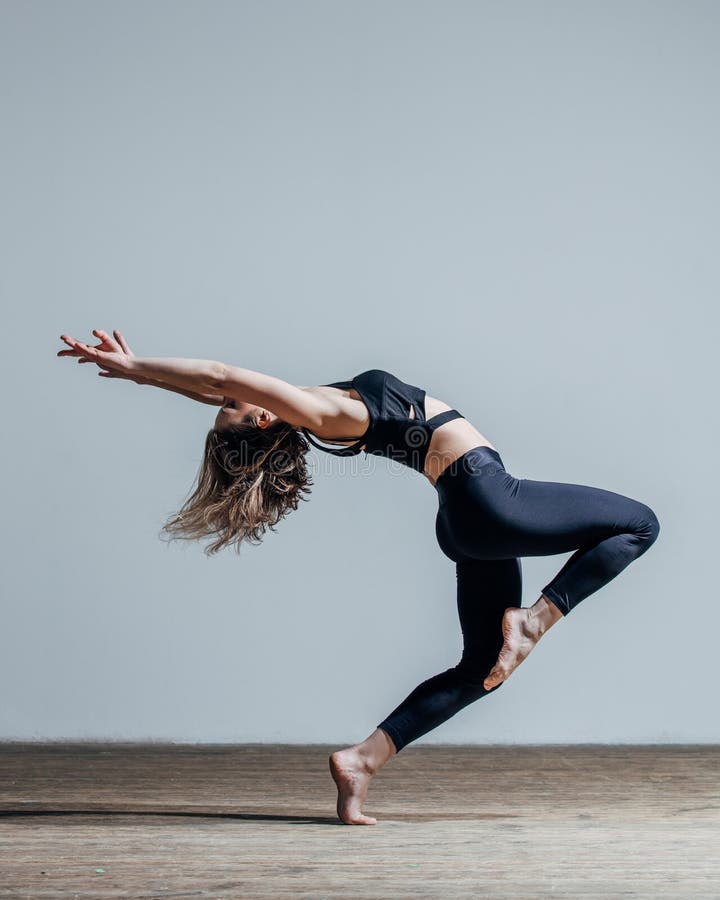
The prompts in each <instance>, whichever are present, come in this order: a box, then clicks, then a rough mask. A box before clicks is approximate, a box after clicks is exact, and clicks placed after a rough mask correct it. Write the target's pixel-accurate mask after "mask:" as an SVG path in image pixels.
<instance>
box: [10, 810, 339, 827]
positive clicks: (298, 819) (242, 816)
mask: <svg viewBox="0 0 720 900" xmlns="http://www.w3.org/2000/svg"><path fill="white" fill-rule="evenodd" d="M39 816H45V817H53V816H82V817H86V818H87V817H88V816H94V817H99V818H105V817H106V816H113V817H120V816H125V817H128V816H129V817H135V816H153V817H160V818H177V819H238V820H240V821H244V822H287V823H289V824H291V825H342V824H343V823H342V822H341V821H340V819H338V818H337V817H332V818H331V817H328V816H292V815H287V814H284V813H233V812H198V811H194V810H159V809H158V810H155V809H135V810H133V809H2V810H0V819H26V818H37V817H39Z"/></svg>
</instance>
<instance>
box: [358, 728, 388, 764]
mask: <svg viewBox="0 0 720 900" xmlns="http://www.w3.org/2000/svg"><path fill="white" fill-rule="evenodd" d="M357 750H358V753H359V754H360V756H361V757H362V759H363V762H364V763H365V765H366V766H367V768H368V771H370V772H371V773H372V774H373V775H374V774H375V773H376V772H378V771H379V770H380V769H382V767H383V766H384V765H385V763H386V762H387V761H388V760H389V759H390V758H391V757H393V756H395V753H396V752H397V751H396V750H395V745H394V744H393V742H392V741H391V739H390V736H389V735H388V734H387V732H385V731H383V729H382V728H376V729H375V731H373V733H372V734H371V735H369V736H368V737H367V738H365V740H364V741H363V742H362V743H361V744H358V745H357Z"/></svg>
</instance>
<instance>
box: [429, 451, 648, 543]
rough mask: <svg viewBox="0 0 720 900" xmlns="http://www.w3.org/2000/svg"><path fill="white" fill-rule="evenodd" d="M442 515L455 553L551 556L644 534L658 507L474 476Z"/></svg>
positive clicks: (609, 494)
mask: <svg viewBox="0 0 720 900" xmlns="http://www.w3.org/2000/svg"><path fill="white" fill-rule="evenodd" d="M461 487H462V489H461V490H455V491H454V492H453V494H452V495H451V496H450V497H448V498H447V500H446V502H444V503H443V505H442V506H441V508H440V510H439V512H438V521H437V536H438V541H439V543H440V546H441V548H442V549H443V552H445V553H446V555H448V556H450V558H454V559H456V560H457V559H458V558H474V559H486V560H491V559H506V558H512V557H521V556H549V555H553V554H556V553H565V552H569V551H572V550H577V549H579V548H580V547H584V546H592V545H594V544H596V543H598V542H599V541H602V540H604V539H605V538H607V537H610V536H612V535H615V534H624V533H627V532H636V531H641V530H642V529H643V528H644V527H647V524H648V523H649V522H652V520H653V519H654V518H655V516H654V513H653V511H652V510H651V509H650V508H649V507H648V506H646V505H645V504H644V503H641V502H639V501H637V500H634V499H632V498H631V497H626V496H624V495H623V494H618V493H615V492H614V491H609V490H605V489H603V488H597V487H592V486H590V485H584V484H572V483H567V482H556V481H537V480H533V479H529V478H515V477H514V476H513V475H511V474H509V473H508V472H506V471H505V470H504V469H496V470H494V471H491V472H489V473H485V472H483V473H473V474H472V475H471V476H470V477H467V478H466V479H465V480H464V482H463V484H462V486H461Z"/></svg>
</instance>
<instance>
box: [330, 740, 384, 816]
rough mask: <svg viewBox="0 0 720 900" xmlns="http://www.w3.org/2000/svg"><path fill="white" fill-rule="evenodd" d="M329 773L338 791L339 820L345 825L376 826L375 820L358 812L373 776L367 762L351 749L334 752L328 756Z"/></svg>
mask: <svg viewBox="0 0 720 900" xmlns="http://www.w3.org/2000/svg"><path fill="white" fill-rule="evenodd" d="M330 772H331V774H332V777H333V780H334V782H335V784H336V785H337V789H338V800H337V814H338V816H339V817H340V819H341V820H342V821H343V822H344V823H345V824H346V825H377V819H374V818H373V817H372V816H365V815H363V813H362V812H361V811H360V807H361V806H362V804H363V803H364V802H365V797H366V796H367V792H368V787H369V786H370V780H371V779H372V777H373V775H374V774H375V772H374V771H373V769H372V767H371V766H370V765H369V764H368V762H367V760H365V759H363V757H362V756H361V755H360V753H359V752H358V751H357V750H355V748H353V747H348V748H347V750H336V751H335V753H332V754H331V755H330Z"/></svg>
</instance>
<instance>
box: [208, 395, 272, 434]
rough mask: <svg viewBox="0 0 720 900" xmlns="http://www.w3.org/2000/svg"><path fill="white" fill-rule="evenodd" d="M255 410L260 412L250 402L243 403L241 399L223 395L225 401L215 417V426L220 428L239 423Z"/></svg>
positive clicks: (258, 408)
mask: <svg viewBox="0 0 720 900" xmlns="http://www.w3.org/2000/svg"><path fill="white" fill-rule="evenodd" d="M255 412H262V410H261V409H260V407H259V406H255V405H253V404H252V403H243V402H242V400H233V399H232V397H225V402H224V403H223V406H222V408H221V410H220V412H219V413H218V414H217V417H216V418H215V427H216V428H217V429H219V430H222V429H223V428H227V427H228V425H241V424H242V423H243V422H244V421H245V419H246V418H249V416H250V414H251V413H255Z"/></svg>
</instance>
